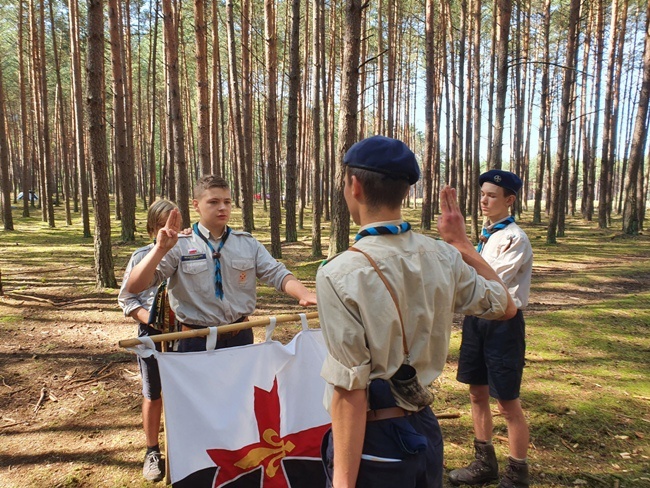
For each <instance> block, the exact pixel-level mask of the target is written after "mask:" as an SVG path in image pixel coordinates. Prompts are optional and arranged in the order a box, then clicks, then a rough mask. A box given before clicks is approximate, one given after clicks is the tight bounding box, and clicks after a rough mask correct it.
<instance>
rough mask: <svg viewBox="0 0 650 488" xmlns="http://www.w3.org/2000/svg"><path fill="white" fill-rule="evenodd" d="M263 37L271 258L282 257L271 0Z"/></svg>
mask: <svg viewBox="0 0 650 488" xmlns="http://www.w3.org/2000/svg"><path fill="white" fill-rule="evenodd" d="M264 35H265V38H266V43H265V45H266V49H265V54H266V89H267V100H266V125H265V130H266V160H267V161H268V165H269V189H270V197H271V201H270V209H271V215H270V217H271V255H272V256H273V257H274V258H281V257H282V245H281V242H280V224H281V223H282V215H281V211H280V209H281V208H282V207H281V202H280V188H279V186H278V183H279V178H278V161H277V143H278V142H277V141H278V115H277V78H278V72H277V62H278V52H277V42H278V40H277V32H276V28H275V6H274V0H264Z"/></svg>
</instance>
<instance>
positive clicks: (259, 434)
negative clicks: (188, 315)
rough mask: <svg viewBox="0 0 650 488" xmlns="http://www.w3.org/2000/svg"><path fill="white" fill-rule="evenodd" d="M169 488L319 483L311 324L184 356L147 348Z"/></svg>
mask: <svg viewBox="0 0 650 488" xmlns="http://www.w3.org/2000/svg"><path fill="white" fill-rule="evenodd" d="M154 355H155V357H156V358H157V359H158V365H159V368H160V377H161V380H162V388H163V404H164V413H165V430H166V435H167V456H168V459H169V476H170V480H171V482H172V485H173V486H174V487H175V488H186V487H192V488H202V487H206V488H217V487H223V488H248V487H251V488H253V487H255V488H301V487H305V488H307V487H309V488H316V487H321V486H325V475H324V471H323V467H322V464H321V461H320V444H321V439H322V437H323V435H324V434H325V432H326V431H327V430H328V429H329V426H330V422H331V419H330V416H329V414H328V412H327V411H326V410H325V408H324V407H323V393H324V390H325V381H324V380H323V379H322V378H321V377H320V369H321V366H322V364H323V361H324V359H325V355H326V348H325V343H324V341H323V337H322V333H321V331H320V330H303V331H302V332H300V333H299V334H297V335H296V336H295V337H294V339H293V340H292V341H291V342H290V343H289V344H287V345H282V344H281V343H279V342H276V341H267V342H263V343H260V344H251V345H249V346H241V347H233V348H227V349H219V350H216V351H205V352H192V353H158V352H156V353H154Z"/></svg>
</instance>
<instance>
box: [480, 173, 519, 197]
mask: <svg viewBox="0 0 650 488" xmlns="http://www.w3.org/2000/svg"><path fill="white" fill-rule="evenodd" d="M486 181H487V182H489V183H493V184H495V185H497V186H500V187H502V188H506V189H508V190H510V191H513V192H515V193H519V190H521V185H523V183H522V182H521V178H519V176H517V175H516V174H514V173H511V172H510V171H503V170H502V169H491V170H490V171H486V172H485V173H483V174H482V175H481V176H479V177H478V184H479V186H483V183H485V182H486Z"/></svg>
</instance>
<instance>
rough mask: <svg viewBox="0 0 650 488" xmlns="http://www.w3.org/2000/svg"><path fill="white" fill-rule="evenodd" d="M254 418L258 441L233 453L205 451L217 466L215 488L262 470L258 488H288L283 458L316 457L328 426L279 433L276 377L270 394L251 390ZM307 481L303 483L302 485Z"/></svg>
mask: <svg viewBox="0 0 650 488" xmlns="http://www.w3.org/2000/svg"><path fill="white" fill-rule="evenodd" d="M254 396H255V407H254V408H255V419H256V421H257V430H258V432H259V437H260V440H259V441H258V442H256V443H254V444H250V445H248V446H245V447H242V448H241V449H237V450H235V451H229V450H226V449H208V451H207V452H208V455H209V456H210V458H212V460H213V461H214V463H215V464H216V465H217V466H219V474H218V475H217V479H216V480H215V487H220V486H222V485H223V484H224V483H228V482H229V481H231V480H233V479H235V478H238V477H239V476H241V475H243V474H245V473H247V472H250V471H253V470H256V469H259V468H260V467H262V469H263V473H262V485H261V487H262V488H289V484H288V482H287V478H286V473H285V472H284V471H283V470H282V469H281V468H282V460H283V459H284V458H301V457H303V458H312V459H313V458H320V444H321V439H322V438H323V435H324V434H325V432H327V430H328V429H329V427H330V426H329V424H326V425H320V426H317V427H312V428H310V429H306V430H303V431H301V432H296V433H291V434H286V435H283V433H282V432H281V431H280V398H279V396H278V381H277V378H275V379H274V381H273V387H272V388H271V391H269V392H267V391H265V390H263V389H261V388H258V387H255V395H254ZM308 485H309V480H306V485H305V486H308Z"/></svg>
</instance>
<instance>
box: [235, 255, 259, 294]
mask: <svg viewBox="0 0 650 488" xmlns="http://www.w3.org/2000/svg"><path fill="white" fill-rule="evenodd" d="M232 268H233V275H234V277H235V283H236V286H239V287H242V288H243V287H246V286H250V285H251V284H253V285H254V284H255V261H253V260H252V259H233V260H232Z"/></svg>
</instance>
